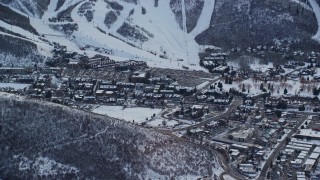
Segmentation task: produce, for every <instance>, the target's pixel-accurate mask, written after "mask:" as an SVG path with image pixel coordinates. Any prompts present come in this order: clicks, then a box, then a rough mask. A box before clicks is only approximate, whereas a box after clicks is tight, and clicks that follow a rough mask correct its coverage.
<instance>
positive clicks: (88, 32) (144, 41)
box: [0, 0, 318, 69]
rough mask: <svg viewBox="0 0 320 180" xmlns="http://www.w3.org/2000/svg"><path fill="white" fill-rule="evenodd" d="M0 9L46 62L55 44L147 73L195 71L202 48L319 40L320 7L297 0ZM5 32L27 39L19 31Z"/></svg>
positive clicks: (78, 0) (81, 2) (101, 0)
mask: <svg viewBox="0 0 320 180" xmlns="http://www.w3.org/2000/svg"><path fill="white" fill-rule="evenodd" d="M28 2H30V3H28ZM1 3H2V4H4V5H6V6H8V7H10V8H11V9H13V10H14V11H16V12H19V13H20V14H21V15H23V16H25V17H27V18H28V19H30V25H31V26H32V27H33V28H34V29H35V30H36V32H38V33H39V36H41V38H40V37H38V36H33V35H32V38H31V37H30V35H28V34H27V36H28V37H26V38H27V39H26V40H27V41H32V42H33V43H34V44H36V45H37V47H38V49H40V50H41V54H43V55H45V56H50V51H51V50H52V43H53V42H58V43H59V44H61V45H65V46H67V49H68V51H76V52H78V53H80V54H87V55H88V56H93V55H95V54H108V55H109V56H110V57H111V58H113V59H115V60H125V59H136V60H144V61H146V62H147V63H148V65H150V66H157V67H163V68H182V66H188V67H189V68H191V69H200V67H199V66H198V64H199V56H198V53H199V50H200V49H201V46H200V45H214V46H217V47H222V48H226V49H228V48H230V47H234V46H239V47H247V46H253V45H257V44H266V45H267V44H270V43H271V42H273V41H275V40H290V41H293V42H298V43H301V46H304V45H303V44H308V43H309V42H314V41H313V40H312V39H316V38H312V37H313V36H315V35H316V34H317V19H316V17H317V16H314V12H317V9H316V8H314V7H315V5H318V2H316V1H314V0H310V2H309V1H307V3H306V1H300V0H291V1H287V0H266V1H251V0H152V1H151V0H150V1H143V0H118V1H116V0H51V1H40V0H21V1H19V2H18V1H13V0H1ZM0 20H1V19H0ZM4 23H7V24H10V23H8V22H4ZM10 26H16V25H14V24H13V25H12V23H11V24H10ZM6 29H7V30H8V26H6ZM9 30H12V31H13V32H14V33H18V34H21V33H22V34H21V35H23V36H26V35H25V34H24V33H23V32H21V31H20V30H19V32H18V31H15V30H14V28H12V29H10V28H9ZM29 32H30V31H29ZM10 35H11V36H12V33H11V34H10ZM315 37H317V36H315ZM43 44H45V45H43ZM199 44H200V45H199ZM309 44H310V43H309ZM313 46H314V44H312V47H313ZM316 46H317V44H316ZM304 47H305V46H304ZM178 59H183V60H184V61H177V60H178Z"/></svg>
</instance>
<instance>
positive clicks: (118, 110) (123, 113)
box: [92, 106, 162, 124]
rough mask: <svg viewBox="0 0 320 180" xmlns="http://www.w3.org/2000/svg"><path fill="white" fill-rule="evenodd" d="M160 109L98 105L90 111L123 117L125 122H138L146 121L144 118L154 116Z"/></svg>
mask: <svg viewBox="0 0 320 180" xmlns="http://www.w3.org/2000/svg"><path fill="white" fill-rule="evenodd" d="M161 111H162V110H161V109H150V108H141V107H136V108H125V109H123V107H122V106H99V107H97V108H95V109H94V110H93V111H92V112H94V113H97V114H102V115H108V116H110V117H114V118H118V119H123V120H125V121H127V122H133V121H134V123H137V124H140V123H142V122H146V118H148V119H151V117H152V116H153V114H155V115H156V116H157V115H158V114H159V113H160V112H161Z"/></svg>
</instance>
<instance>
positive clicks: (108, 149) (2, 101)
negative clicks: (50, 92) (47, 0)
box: [0, 93, 223, 180]
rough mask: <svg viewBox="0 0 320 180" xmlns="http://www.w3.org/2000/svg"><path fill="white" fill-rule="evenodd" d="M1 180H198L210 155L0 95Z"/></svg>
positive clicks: (104, 120)
mask: <svg viewBox="0 0 320 180" xmlns="http://www.w3.org/2000/svg"><path fill="white" fill-rule="evenodd" d="M0 109H1V113H0V123H1V126H0V141H1V143H0V149H1V153H0V178H1V179H123V180H127V179H128V180H132V179H135V180H139V179H141V180H142V179H143V180H144V179H177V180H178V179H181V180H186V179H190V180H191V179H199V178H203V177H205V176H206V177H208V178H209V179H214V178H215V176H216V177H219V175H220V174H221V173H222V172H223V169H222V167H221V165H220V162H219V159H218V158H217V156H216V155H215V154H213V152H211V151H210V150H208V149H206V148H203V147H200V146H196V145H194V144H191V143H188V142H186V141H183V140H179V139H176V138H173V137H171V136H168V135H164V134H161V133H159V132H156V131H153V130H150V129H144V128H141V127H137V126H134V125H132V124H131V123H126V122H124V121H122V120H118V119H113V118H110V117H106V116H98V115H94V114H89V113H85V112H83V111H79V110H75V109H70V108H67V107H62V106H60V105H56V104H51V103H45V102H39V101H38V102H35V101H32V100H28V99H25V98H23V97H19V96H15V95H9V94H5V93H0Z"/></svg>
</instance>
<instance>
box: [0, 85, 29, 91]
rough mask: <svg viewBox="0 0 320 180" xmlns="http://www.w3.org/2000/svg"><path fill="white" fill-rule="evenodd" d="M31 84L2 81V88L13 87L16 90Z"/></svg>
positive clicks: (0, 86)
mask: <svg viewBox="0 0 320 180" xmlns="http://www.w3.org/2000/svg"><path fill="white" fill-rule="evenodd" d="M29 86H30V84H19V83H0V88H9V87H10V88H13V89H15V90H19V89H24V88H27V87H29Z"/></svg>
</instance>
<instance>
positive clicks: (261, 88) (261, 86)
mask: <svg viewBox="0 0 320 180" xmlns="http://www.w3.org/2000/svg"><path fill="white" fill-rule="evenodd" d="M260 90H261V91H262V90H263V83H261V84H260Z"/></svg>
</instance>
